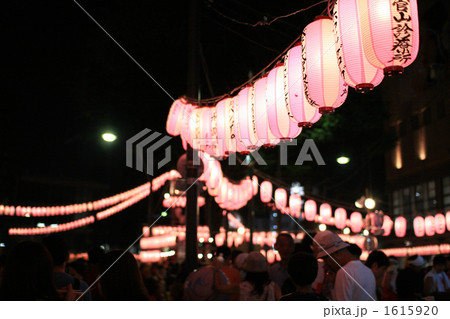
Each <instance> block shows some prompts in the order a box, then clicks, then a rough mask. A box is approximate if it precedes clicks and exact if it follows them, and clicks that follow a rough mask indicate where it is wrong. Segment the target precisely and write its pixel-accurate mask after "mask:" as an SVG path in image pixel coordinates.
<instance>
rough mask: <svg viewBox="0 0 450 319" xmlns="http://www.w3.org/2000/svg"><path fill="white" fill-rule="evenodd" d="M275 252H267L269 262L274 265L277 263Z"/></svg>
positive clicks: (271, 250)
mask: <svg viewBox="0 0 450 319" xmlns="http://www.w3.org/2000/svg"><path fill="white" fill-rule="evenodd" d="M275 258H276V257H275V252H274V251H273V249H269V250H268V251H267V262H268V263H269V264H273V263H274V262H275Z"/></svg>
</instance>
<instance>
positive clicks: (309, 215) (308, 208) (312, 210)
mask: <svg viewBox="0 0 450 319" xmlns="http://www.w3.org/2000/svg"><path fill="white" fill-rule="evenodd" d="M304 211H305V219H306V220H307V221H310V222H312V221H314V220H315V219H316V214H317V204H316V202H315V201H313V200H312V199H308V200H307V201H306V202H305V208H304Z"/></svg>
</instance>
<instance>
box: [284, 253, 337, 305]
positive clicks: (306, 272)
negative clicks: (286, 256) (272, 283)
mask: <svg viewBox="0 0 450 319" xmlns="http://www.w3.org/2000/svg"><path fill="white" fill-rule="evenodd" d="M317 272H318V263H317V260H316V258H315V257H314V256H313V255H311V254H305V253H297V254H294V255H293V256H292V257H291V259H290V260H289V264H288V273H289V276H290V278H291V279H292V282H293V284H294V287H295V289H294V292H292V293H290V294H287V295H284V296H283V297H281V299H280V300H281V301H294V300H297V301H324V300H328V299H327V298H325V297H323V296H321V295H319V294H316V293H315V292H314V291H313V289H312V283H313V282H314V280H315V279H316V277H317Z"/></svg>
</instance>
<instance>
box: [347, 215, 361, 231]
mask: <svg viewBox="0 0 450 319" xmlns="http://www.w3.org/2000/svg"><path fill="white" fill-rule="evenodd" d="M362 227H363V218H362V215H361V213H360V212H353V213H351V214H350V228H351V229H352V232H354V233H359V232H361V230H362Z"/></svg>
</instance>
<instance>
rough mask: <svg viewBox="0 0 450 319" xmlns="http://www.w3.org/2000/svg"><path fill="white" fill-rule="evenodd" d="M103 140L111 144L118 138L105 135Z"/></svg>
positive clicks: (109, 134) (113, 135)
mask: <svg viewBox="0 0 450 319" xmlns="http://www.w3.org/2000/svg"><path fill="white" fill-rule="evenodd" d="M102 138H103V140H104V141H105V142H108V143H111V142H114V141H115V140H116V139H117V136H116V135H115V134H113V133H103V134H102Z"/></svg>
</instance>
